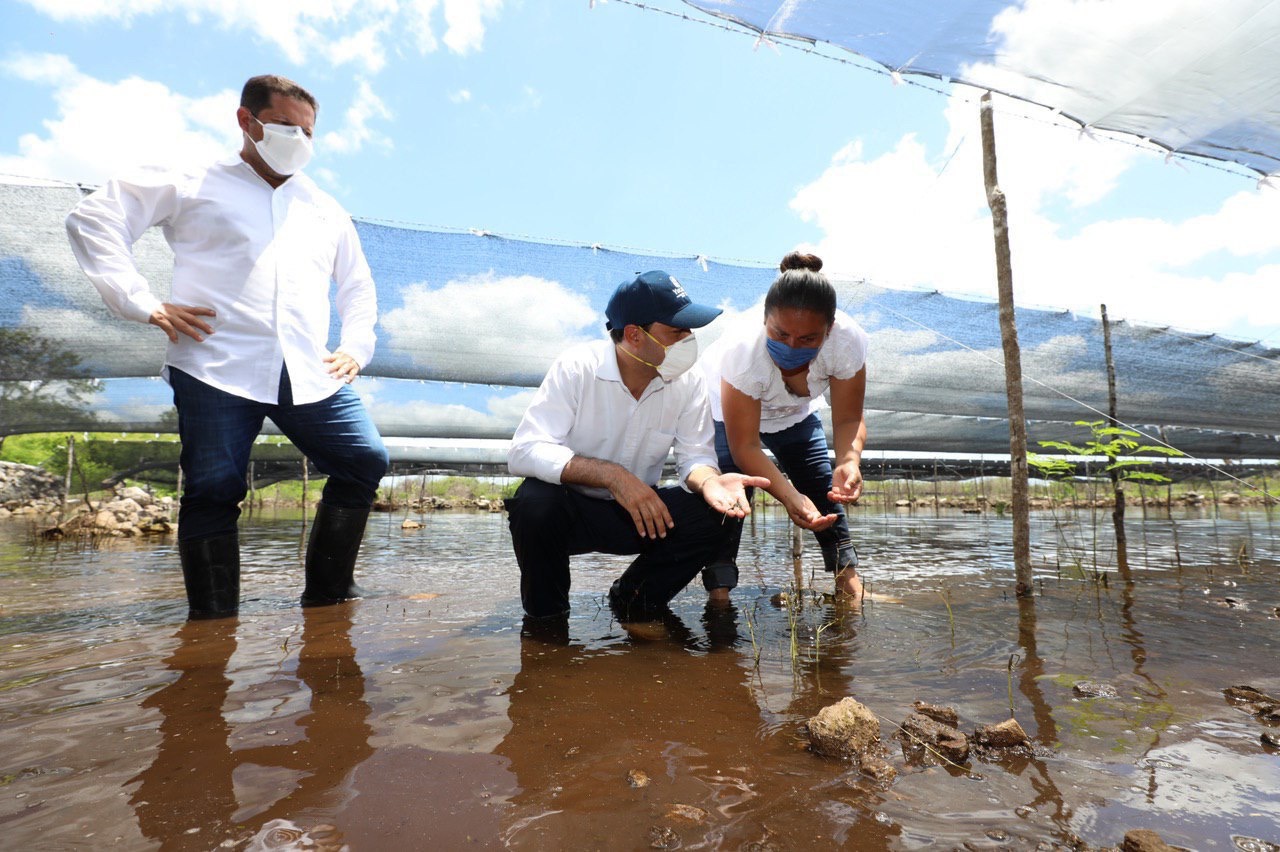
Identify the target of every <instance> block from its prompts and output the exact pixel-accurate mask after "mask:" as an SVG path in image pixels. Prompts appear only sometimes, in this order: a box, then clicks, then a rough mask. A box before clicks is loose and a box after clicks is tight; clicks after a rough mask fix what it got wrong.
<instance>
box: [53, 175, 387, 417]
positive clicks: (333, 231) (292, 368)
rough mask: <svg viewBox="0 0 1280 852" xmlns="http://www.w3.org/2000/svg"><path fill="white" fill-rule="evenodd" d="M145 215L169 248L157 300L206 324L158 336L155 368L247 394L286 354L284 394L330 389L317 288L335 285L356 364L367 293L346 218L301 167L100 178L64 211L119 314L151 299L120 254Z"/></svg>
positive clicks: (263, 391) (361, 360)
mask: <svg viewBox="0 0 1280 852" xmlns="http://www.w3.org/2000/svg"><path fill="white" fill-rule="evenodd" d="M153 225H159V226H160V227H161V228H162V229H163V232H164V236H165V239H166V240H167V241H168V243H169V246H170V247H171V248H172V249H173V254H174V265H173V287H172V290H171V292H170V295H169V298H168V299H167V301H168V302H170V303H172V304H176V305H187V306H193V307H208V308H213V309H214V311H216V312H217V316H215V317H211V318H205V319H206V321H207V322H208V323H209V324H210V325H211V326H212V327H213V329H214V333H213V334H211V335H205V339H204V341H203V342H197V341H195V340H193V339H192V338H190V337H188V336H186V335H185V334H179V335H178V341H177V342H176V343H170V344H169V348H168V351H167V353H166V355H165V367H166V370H165V371H164V375H166V376H167V375H168V370H167V368H168V367H177V368H178V369H180V370H182V371H183V372H186V373H188V374H190V375H192V376H194V377H195V378H197V379H199V380H200V381H202V382H205V383H206V384H209V385H212V386H213V387H216V388H218V389H220V390H223V391H226V392H227V393H230V394H234V395H236V396H239V397H245V398H248V399H253V400H256V401H258V402H268V403H274V402H276V401H277V396H278V393H279V385H280V373H281V367H282V365H284V364H288V367H289V380H290V383H291V385H292V389H293V400H294V402H295V403H297V404H305V403H309V402H316V401H318V400H322V399H326V398H328V397H329V396H330V395H332V394H334V393H336V392H337V391H338V389H339V388H341V387H342V383H341V382H340V381H339V380H337V379H334V378H332V377H331V376H330V375H329V373H328V365H326V364H325V363H324V358H325V357H326V356H327V355H329V354H330V351H329V349H328V348H327V343H328V336H329V319H330V316H329V286H330V283H331V282H336V283H337V296H336V304H337V308H338V315H339V317H340V318H341V321H342V333H341V340H340V342H339V344H338V347H337V348H339V349H341V350H342V351H343V352H345V353H346V354H348V355H350V356H351V357H352V358H354V359H355V361H356V362H357V363H358V364H360V366H361V367H363V366H364V365H366V364H367V363H368V362H369V359H370V358H372V357H373V347H374V341H375V337H374V330H373V328H374V323H375V322H376V320H377V312H378V308H377V296H376V294H375V291H374V284H373V276H372V275H371V274H370V272H369V264H368V263H367V262H366V261H365V257H364V252H363V250H362V249H361V248H360V239H359V237H358V236H357V234H356V230H355V226H354V225H353V224H352V222H351V217H350V216H349V215H348V214H347V213H346V211H344V210H343V209H342V207H341V205H339V204H338V202H337V201H336V200H334V199H333V198H332V197H331V196H330V195H328V194H327V193H325V192H324V191H323V190H321V189H320V188H319V187H318V186H316V184H315V182H314V181H312V180H311V179H310V178H309V177H307V176H306V175H305V174H301V173H299V174H295V175H294V176H293V177H291V178H289V179H288V180H287V181H285V182H284V183H283V184H281V185H280V186H279V187H278V188H276V189H272V187H271V185H270V184H268V183H267V182H266V181H264V180H263V179H262V178H261V177H260V176H259V175H258V174H257V172H255V171H254V170H253V168H252V167H251V166H250V165H249V164H248V163H246V162H244V160H242V159H240V157H239V156H238V155H236V156H235V157H232V158H228V159H226V160H223V161H221V162H218V163H216V164H214V165H212V166H210V167H209V168H207V169H204V170H200V171H197V172H193V173H187V174H179V175H175V174H171V173H170V174H164V173H159V172H157V173H154V175H153V176H146V177H142V178H138V179H133V180H113V181H111V182H110V183H108V184H107V185H106V186H104V187H103V188H102V189H100V190H98V191H97V192H94V193H93V194H92V195H90V196H88V197H87V198H85V199H84V200H83V201H81V202H80V204H79V205H77V206H76V208H75V209H74V210H73V211H72V212H71V214H70V215H68V216H67V233H68V235H69V236H70V238H71V247H72V250H73V251H74V252H75V255H76V259H77V260H78V261H79V262H80V266H81V267H82V268H83V269H84V271H85V274H87V275H88V276H89V280H90V281H92V282H93V285H94V286H95V287H96V288H97V289H98V292H99V293H100V294H101V295H102V300H103V301H104V302H105V303H106V305H107V308H108V309H109V310H110V311H111V313H113V314H114V315H116V316H117V317H120V318H122V319H130V320H135V321H137V322H144V323H145V322H147V321H148V320H149V319H150V317H151V314H152V313H153V312H154V311H155V310H156V309H157V308H158V307H160V303H161V300H160V299H159V298H157V296H156V295H155V294H154V293H152V292H151V289H150V287H149V286H148V284H147V281H146V279H144V278H143V277H142V275H141V274H140V273H139V272H138V268H137V266H136V265H135V263H134V260H133V250H132V247H133V244H134V243H135V242H136V241H137V240H138V238H139V237H141V236H142V233H143V232H144V231H145V230H146V229H147V228H149V227H151V226H153Z"/></svg>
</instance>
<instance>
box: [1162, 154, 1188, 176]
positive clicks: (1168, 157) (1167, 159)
mask: <svg viewBox="0 0 1280 852" xmlns="http://www.w3.org/2000/svg"><path fill="white" fill-rule="evenodd" d="M1164 164H1165V165H1166V166H1169V165H1174V166H1177V167H1178V168H1180V169H1182V170H1183V171H1184V172H1185V171H1187V167H1186V165H1185V164H1184V163H1183V162H1182V161H1181V160H1179V159H1175V158H1174V156H1173V152H1172V151H1165V152H1164Z"/></svg>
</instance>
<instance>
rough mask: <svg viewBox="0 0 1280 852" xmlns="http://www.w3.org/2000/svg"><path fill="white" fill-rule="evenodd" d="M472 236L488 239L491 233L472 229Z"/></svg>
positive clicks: (481, 229) (480, 229)
mask: <svg viewBox="0 0 1280 852" xmlns="http://www.w3.org/2000/svg"><path fill="white" fill-rule="evenodd" d="M471 235H472V236H473V237H487V236H489V232H488V231H486V230H484V229H483V228H472V229H471Z"/></svg>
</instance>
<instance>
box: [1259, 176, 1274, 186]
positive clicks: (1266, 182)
mask: <svg viewBox="0 0 1280 852" xmlns="http://www.w3.org/2000/svg"><path fill="white" fill-rule="evenodd" d="M1268 188H1269V189H1275V188H1276V185H1275V183H1274V182H1273V181H1272V180H1271V175H1263V176H1262V178H1261V179H1260V180H1259V181H1258V189H1268Z"/></svg>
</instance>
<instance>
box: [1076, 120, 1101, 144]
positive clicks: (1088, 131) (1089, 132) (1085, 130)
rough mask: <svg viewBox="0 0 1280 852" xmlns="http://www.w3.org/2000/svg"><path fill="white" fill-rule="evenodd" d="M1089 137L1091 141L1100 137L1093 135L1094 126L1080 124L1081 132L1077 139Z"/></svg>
mask: <svg viewBox="0 0 1280 852" xmlns="http://www.w3.org/2000/svg"><path fill="white" fill-rule="evenodd" d="M1086 137H1088V138H1089V139H1090V140H1091V141H1093V142H1097V141H1098V137H1097V136H1094V135H1093V128H1092V127H1090V126H1089V125H1087V124H1082V125H1080V132H1079V133H1077V134H1076V140H1077V141H1079V140H1081V139H1084V138H1086Z"/></svg>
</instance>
